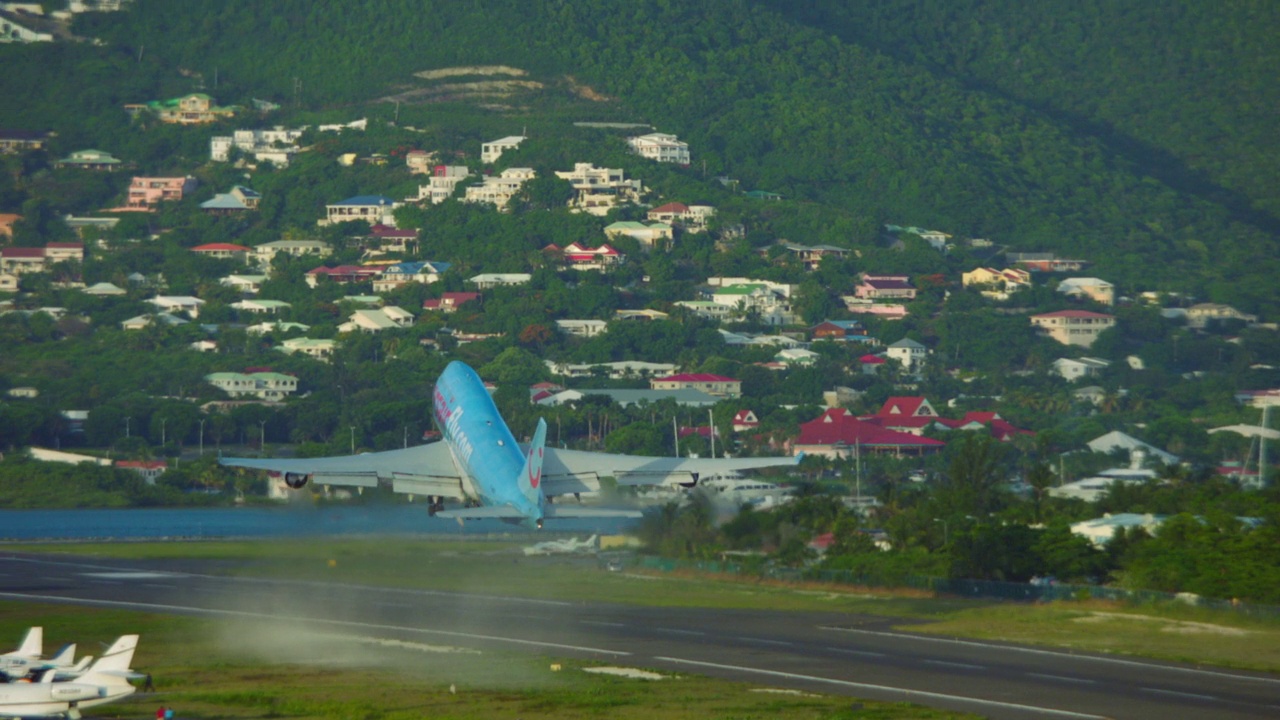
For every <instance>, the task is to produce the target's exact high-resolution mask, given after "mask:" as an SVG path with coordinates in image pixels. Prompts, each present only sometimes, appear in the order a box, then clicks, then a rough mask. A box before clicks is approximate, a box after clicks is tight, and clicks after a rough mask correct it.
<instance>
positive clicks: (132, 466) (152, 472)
mask: <svg viewBox="0 0 1280 720" xmlns="http://www.w3.org/2000/svg"><path fill="white" fill-rule="evenodd" d="M115 466H116V467H118V468H123V469H125V470H132V471H134V472H136V473H138V474H139V475H141V476H142V479H143V480H145V481H146V482H147V484H148V485H155V484H156V478H159V477H160V476H161V475H163V474H164V471H165V470H168V469H169V464H168V463H166V462H165V461H164V460H117V461H116V462H115Z"/></svg>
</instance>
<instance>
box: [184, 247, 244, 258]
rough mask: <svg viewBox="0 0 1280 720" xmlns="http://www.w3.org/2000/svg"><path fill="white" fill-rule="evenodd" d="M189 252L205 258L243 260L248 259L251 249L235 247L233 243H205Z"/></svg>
mask: <svg viewBox="0 0 1280 720" xmlns="http://www.w3.org/2000/svg"><path fill="white" fill-rule="evenodd" d="M191 252H193V253H197V254H200V255H204V256H205V257H215V258H239V259H244V258H247V257H249V253H251V252H253V248H248V247H245V246H244V245H236V244H235V243H205V244H204V245H197V246H195V247H193V248H191Z"/></svg>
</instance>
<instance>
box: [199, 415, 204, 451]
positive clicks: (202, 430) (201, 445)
mask: <svg viewBox="0 0 1280 720" xmlns="http://www.w3.org/2000/svg"><path fill="white" fill-rule="evenodd" d="M200 457H204V418H200Z"/></svg>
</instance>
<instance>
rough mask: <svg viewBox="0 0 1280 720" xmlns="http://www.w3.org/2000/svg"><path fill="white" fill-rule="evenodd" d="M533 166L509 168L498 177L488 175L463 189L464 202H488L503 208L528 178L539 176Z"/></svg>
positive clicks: (500, 208)
mask: <svg viewBox="0 0 1280 720" xmlns="http://www.w3.org/2000/svg"><path fill="white" fill-rule="evenodd" d="M537 175H538V174H537V173H536V172H534V170H533V168H507V169H506V170H503V171H502V172H501V173H500V174H499V175H498V176H497V177H493V176H491V175H486V176H485V177H484V178H483V179H482V180H481V182H480V184H479V185H472V186H470V187H468V188H467V189H466V190H464V191H463V195H462V202H468V203H488V204H490V205H493V206H494V207H496V208H498V209H499V210H503V209H505V208H506V207H507V203H508V202H510V201H511V198H513V197H515V196H516V194H517V193H519V192H520V188H522V187H524V184H525V182H526V181H528V180H532V179H533V178H535V177H537Z"/></svg>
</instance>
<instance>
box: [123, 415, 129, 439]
mask: <svg viewBox="0 0 1280 720" xmlns="http://www.w3.org/2000/svg"><path fill="white" fill-rule="evenodd" d="M129 420H130V418H129V416H128V415H126V416H125V418H124V436H125V437H129Z"/></svg>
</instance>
